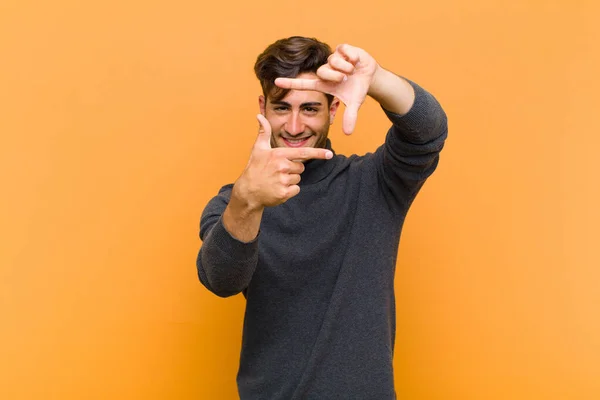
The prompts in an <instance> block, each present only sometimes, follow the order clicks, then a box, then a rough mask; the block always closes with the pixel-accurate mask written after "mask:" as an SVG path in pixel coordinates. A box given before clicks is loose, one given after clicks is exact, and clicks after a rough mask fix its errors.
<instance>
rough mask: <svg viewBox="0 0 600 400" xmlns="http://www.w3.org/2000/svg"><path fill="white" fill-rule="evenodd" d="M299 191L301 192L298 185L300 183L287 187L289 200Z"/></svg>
mask: <svg viewBox="0 0 600 400" xmlns="http://www.w3.org/2000/svg"><path fill="white" fill-rule="evenodd" d="M298 193H300V186H298V185H292V186H288V189H287V198H288V200H289V199H291V198H292V197H294V196H296V195H297V194H298Z"/></svg>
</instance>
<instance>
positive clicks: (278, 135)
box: [258, 73, 340, 148]
mask: <svg viewBox="0 0 600 400" xmlns="http://www.w3.org/2000/svg"><path fill="white" fill-rule="evenodd" d="M297 78H299V79H318V77H317V75H316V74H314V73H303V74H299V75H298V77H297ZM327 103H328V102H327V97H326V96H325V94H324V93H323V92H318V91H314V90H306V91H303V90H291V91H290V92H289V93H288V94H287V95H286V96H285V97H284V98H283V99H281V100H280V101H276V102H273V101H272V100H271V99H270V98H266V99H265V96H262V95H261V96H259V98H258V104H259V108H260V113H261V114H262V115H263V116H265V118H266V119H267V121H268V123H269V125H270V126H271V132H272V133H271V147H273V148H275V147H296V146H301V147H320V148H323V147H325V142H326V140H327V135H328V133H329V126H330V125H331V124H333V120H334V118H335V113H336V111H337V108H338V106H339V104H340V101H339V100H338V99H334V100H333V101H332V102H331V105H329V106H328V105H327ZM299 139H305V140H302V141H298V140H299Z"/></svg>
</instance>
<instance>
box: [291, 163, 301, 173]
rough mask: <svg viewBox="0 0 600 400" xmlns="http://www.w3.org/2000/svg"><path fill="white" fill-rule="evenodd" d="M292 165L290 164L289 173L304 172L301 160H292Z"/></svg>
mask: <svg viewBox="0 0 600 400" xmlns="http://www.w3.org/2000/svg"><path fill="white" fill-rule="evenodd" d="M290 162H291V163H292V165H290V169H289V173H290V174H301V173H303V172H304V164H303V163H301V162H292V161H290Z"/></svg>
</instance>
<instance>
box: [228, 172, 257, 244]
mask: <svg viewBox="0 0 600 400" xmlns="http://www.w3.org/2000/svg"><path fill="white" fill-rule="evenodd" d="M263 210H264V207H262V206H257V205H254V204H252V203H251V202H250V201H248V198H247V196H244V195H243V189H240V182H238V183H236V184H235V185H234V186H233V190H232V191H231V198H230V200H229V204H228V205H227V208H226V209H225V212H224V213H223V225H224V226H225V229H227V231H228V232H229V233H230V234H231V235H232V236H233V237H235V238H236V239H238V240H240V241H242V242H250V241H252V240H254V238H256V236H258V232H259V229H260V221H261V219H262V214H263Z"/></svg>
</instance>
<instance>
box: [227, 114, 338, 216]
mask: <svg viewBox="0 0 600 400" xmlns="http://www.w3.org/2000/svg"><path fill="white" fill-rule="evenodd" d="M257 118H258V121H259V122H260V129H259V132H258V137H257V138H256V142H255V143H254V147H253V148H252V153H251V154H250V160H249V161H248V165H247V166H246V169H245V170H244V172H243V173H242V175H241V176H240V178H239V179H238V180H237V182H236V183H235V185H234V192H235V195H236V196H239V197H242V198H244V200H245V201H246V202H247V205H248V207H249V208H250V209H260V208H264V207H272V206H276V205H279V204H281V203H284V202H286V201H287V200H289V199H290V198H292V197H294V196H296V195H297V194H298V193H299V192H300V186H298V183H300V174H301V173H302V172H303V171H304V164H303V162H304V161H306V160H309V159H314V158H319V159H329V158H331V157H333V153H332V152H331V151H330V150H327V149H321V148H313V147H301V148H271V125H270V124H269V121H268V120H267V119H266V118H265V117H264V116H263V115H262V114H258V115H257ZM232 195H233V193H232Z"/></svg>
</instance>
